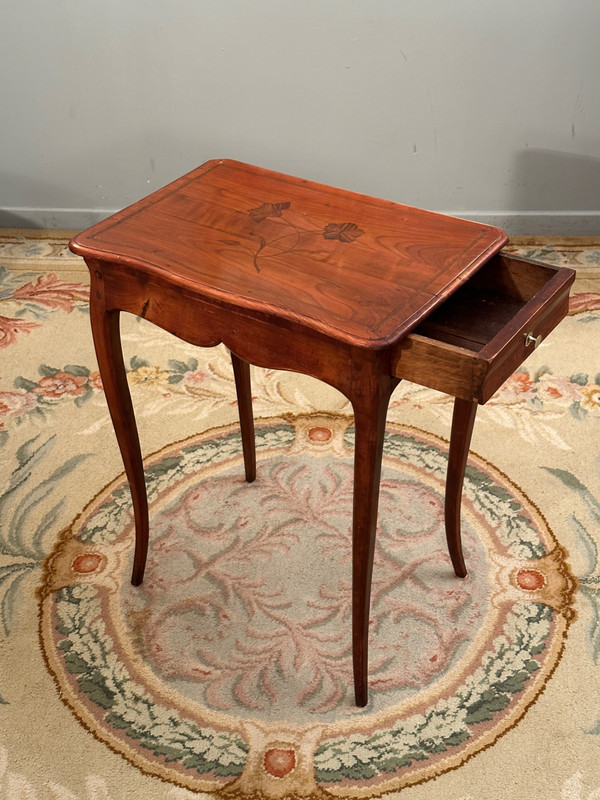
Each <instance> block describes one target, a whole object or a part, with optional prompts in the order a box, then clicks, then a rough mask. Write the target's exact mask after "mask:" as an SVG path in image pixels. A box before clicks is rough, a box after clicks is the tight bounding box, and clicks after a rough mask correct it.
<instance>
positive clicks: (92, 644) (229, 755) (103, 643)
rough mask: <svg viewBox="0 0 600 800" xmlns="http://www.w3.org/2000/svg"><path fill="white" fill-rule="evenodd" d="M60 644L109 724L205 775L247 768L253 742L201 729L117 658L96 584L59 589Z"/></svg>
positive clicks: (84, 689)
mask: <svg viewBox="0 0 600 800" xmlns="http://www.w3.org/2000/svg"><path fill="white" fill-rule="evenodd" d="M56 611H57V615H58V619H59V622H58V625H57V631H58V632H59V633H60V634H62V636H63V637H64V638H63V640H62V641H61V642H60V643H59V648H60V649H62V650H63V651H64V658H65V664H66V666H67V669H68V670H69V672H70V673H71V674H72V675H73V676H74V678H75V680H76V681H77V684H78V688H79V691H81V692H83V693H84V694H86V695H87V696H88V697H89V698H90V700H91V701H92V702H94V703H96V704H97V705H99V706H100V707H101V708H103V709H105V710H106V715H105V719H106V721H107V722H108V723H110V724H111V725H113V726H115V727H116V728H118V729H120V730H122V731H124V732H125V733H126V735H127V736H129V737H130V738H131V739H134V740H135V741H136V742H137V743H138V744H139V745H140V746H141V747H144V748H146V749H148V750H150V751H151V752H152V753H153V754H154V755H156V756H162V757H164V758H165V759H166V760H167V761H177V762H179V763H181V764H183V765H184V766H185V767H186V768H188V769H190V770H195V771H197V772H198V773H199V774H201V775H204V774H206V773H207V772H212V773H213V774H215V775H217V776H223V777H235V776H237V775H239V774H240V772H241V771H242V769H243V768H244V764H245V762H246V757H247V752H248V751H247V746H246V744H245V743H244V741H243V739H242V738H241V737H240V736H238V735H236V734H228V733H223V732H219V731H216V730H212V729H210V728H208V727H207V728H199V727H198V726H197V725H196V724H194V723H193V722H192V721H191V720H188V719H185V718H182V717H181V715H180V714H179V713H178V712H177V711H176V710H175V709H173V708H168V707H165V706H163V705H161V704H160V702H158V701H157V700H156V698H154V697H152V696H151V695H150V694H149V693H148V692H147V691H146V690H145V689H144V688H143V687H141V686H139V685H138V684H137V683H136V682H135V681H134V680H133V679H132V677H131V675H129V674H128V672H127V670H126V669H125V667H124V666H123V665H122V664H121V663H119V662H118V660H117V659H115V658H114V657H113V656H112V643H111V641H110V639H109V637H108V636H107V634H106V630H105V626H104V623H103V621H102V609H101V605H100V603H99V601H98V598H97V595H96V589H95V588H94V587H92V586H73V587H66V588H64V589H60V590H59V592H58V593H57V602H56Z"/></svg>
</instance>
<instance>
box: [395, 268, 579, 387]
mask: <svg viewBox="0 0 600 800" xmlns="http://www.w3.org/2000/svg"><path fill="white" fill-rule="evenodd" d="M574 279H575V271H574V270H571V269H565V268H557V267H552V266H549V265H547V264H539V263H536V262H533V261H531V260H530V259H525V258H520V257H518V256H507V255H502V254H501V255H498V256H495V257H494V258H492V259H491V260H490V262H488V263H487V264H485V265H484V266H483V267H482V268H481V270H480V271H479V272H478V273H477V274H476V275H475V276H474V277H473V278H472V279H471V280H470V281H468V283H467V284H465V285H464V286H462V287H461V288H460V289H458V290H457V291H456V292H455V294H453V295H452V296H451V297H450V298H448V300H446V302H445V303H443V304H442V305H441V306H440V307H439V308H438V309H437V310H436V311H434V312H433V313H432V314H431V315H430V316H429V317H428V318H427V319H426V320H425V321H424V322H423V323H422V324H421V325H419V326H418V327H417V328H416V329H415V330H414V331H413V332H412V333H410V334H409V335H408V336H407V337H405V338H404V339H403V340H402V341H401V342H400V343H399V344H398V345H397V347H396V350H395V351H394V355H393V357H392V372H393V374H394V375H397V376H398V377H399V378H406V379H407V380H413V381H416V382H417V383H422V384H424V385H425V386H430V387H431V388H432V389H439V390H440V391H443V392H447V393H448V394H452V395H454V396H456V397H462V398H463V399H466V400H469V399H471V398H476V399H477V400H478V401H479V402H480V403H485V402H487V400H489V398H490V397H491V396H492V395H493V394H494V392H496V391H497V390H498V389H499V388H500V386H501V385H502V384H503V383H504V381H505V380H506V379H507V378H508V377H509V376H510V375H511V374H512V372H513V371H514V370H515V369H516V368H517V367H518V366H520V365H521V364H522V363H523V361H525V359H526V358H527V357H528V356H529V355H530V354H531V353H532V352H533V349H534V348H533V347H532V346H531V344H528V342H527V340H526V335H527V333H529V332H531V333H532V334H533V335H534V337H537V336H541V338H542V339H544V338H545V337H546V336H547V335H548V334H549V333H550V332H551V331H552V330H553V329H554V328H555V327H556V326H557V325H558V323H559V322H560V320H561V319H563V317H565V316H566V314H567V311H568V302H569V290H570V287H571V286H572V284H573V281H574Z"/></svg>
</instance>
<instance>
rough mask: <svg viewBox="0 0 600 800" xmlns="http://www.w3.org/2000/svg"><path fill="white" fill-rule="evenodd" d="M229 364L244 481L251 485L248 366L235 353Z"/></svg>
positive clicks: (253, 467) (253, 470)
mask: <svg viewBox="0 0 600 800" xmlns="http://www.w3.org/2000/svg"><path fill="white" fill-rule="evenodd" d="M231 363H232V365H233V374H234V377H235V389H236V392H237V399H238V409H239V414H240V430H241V433H242V450H243V453H244V468H245V470H246V480H247V481H248V483H252V482H253V481H254V480H255V479H256V447H255V443H254V415H253V414H252V386H251V383H250V364H248V362H247V361H244V360H243V359H241V358H238V357H237V356H236V355H235V353H231Z"/></svg>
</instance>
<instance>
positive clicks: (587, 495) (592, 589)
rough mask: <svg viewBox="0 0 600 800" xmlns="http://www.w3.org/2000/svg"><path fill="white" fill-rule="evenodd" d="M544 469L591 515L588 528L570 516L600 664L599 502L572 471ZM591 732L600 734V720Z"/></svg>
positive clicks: (593, 651)
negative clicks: (584, 564)
mask: <svg viewBox="0 0 600 800" xmlns="http://www.w3.org/2000/svg"><path fill="white" fill-rule="evenodd" d="M542 469H543V470H545V471H546V472H549V473H550V474H551V475H553V476H554V477H555V478H557V479H558V480H559V481H560V482H561V483H562V484H563V486H566V487H567V488H568V489H571V490H572V491H574V492H576V493H577V494H578V495H579V497H580V499H581V500H582V502H583V505H584V507H585V509H586V511H587V512H588V515H589V521H588V524H587V525H586V524H584V523H583V522H582V521H581V520H580V519H579V517H578V516H577V514H576V513H572V514H570V515H569V524H570V526H571V529H572V530H573V532H574V533H575V535H576V536H577V538H578V541H579V543H580V545H581V549H582V550H583V552H584V553H585V555H586V558H587V569H586V570H585V571H584V572H582V573H581V574H579V575H578V576H577V580H578V581H579V592H580V593H581V594H582V595H583V597H585V598H586V600H587V601H588V603H589V607H590V614H591V619H590V623H589V625H588V631H587V647H588V652H589V654H590V657H591V659H592V661H593V662H594V664H598V660H599V658H600V568H599V567H600V564H599V560H598V545H597V543H596V540H595V538H594V536H593V535H592V534H591V533H590V532H589V530H588V528H590V527H591V528H592V530H595V531H597V530H599V529H600V502H598V500H597V499H596V498H595V497H594V495H593V494H592V493H591V492H590V490H589V489H588V488H587V486H585V484H583V483H582V482H581V481H580V480H579V479H578V478H577V477H575V475H573V473H572V472H569V471H568V470H566V469H557V468H555V467H542ZM590 523H591V524H590ZM588 733H593V734H595V735H600V717H599V718H598V720H597V722H596V724H595V725H594V726H593V728H592V729H591V730H589V731H588Z"/></svg>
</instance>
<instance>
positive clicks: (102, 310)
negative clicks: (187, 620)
mask: <svg viewBox="0 0 600 800" xmlns="http://www.w3.org/2000/svg"><path fill="white" fill-rule="evenodd" d="M91 273H92V274H91V288H90V320H91V327H92V335H93V338H94V347H95V350H96V357H97V359H98V369H99V371H100V377H101V378H102V386H103V387H104V393H105V395H106V402H107V404H108V410H109V412H110V416H111V419H112V423H113V427H114V430H115V434H116V437H117V443H118V445H119V449H120V451H121V456H122V458H123V464H124V465H125V472H126V474H127V480H128V481H129V488H130V491H131V499H132V503H133V513H134V520H135V553H134V559H133V572H132V576H131V582H132V584H133V585H134V586H139V585H140V583H141V582H142V580H143V578H144V568H145V566H146V555H147V552H148V529H149V522H148V499H147V495H146V482H145V479H144V466H143V463H142V452H141V449H140V440H139V437H138V432H137V425H136V421H135V414H134V411H133V404H132V402H131V394H130V392H129V386H128V384H127V373H126V371H125V365H124V363H123V351H122V348H121V339H120V335H119V311H116V310H109V311H107V309H106V304H105V293H104V285H103V280H102V273H101V271H100V270H97V269H91Z"/></svg>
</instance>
